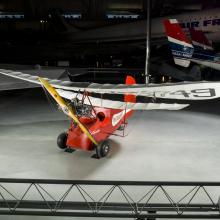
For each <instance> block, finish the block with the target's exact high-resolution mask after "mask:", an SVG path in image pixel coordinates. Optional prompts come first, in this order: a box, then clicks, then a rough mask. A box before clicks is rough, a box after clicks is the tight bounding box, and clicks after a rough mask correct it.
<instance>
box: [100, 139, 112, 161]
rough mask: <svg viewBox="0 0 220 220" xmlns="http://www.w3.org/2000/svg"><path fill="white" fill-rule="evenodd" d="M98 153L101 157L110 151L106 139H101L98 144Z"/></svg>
mask: <svg viewBox="0 0 220 220" xmlns="http://www.w3.org/2000/svg"><path fill="white" fill-rule="evenodd" d="M98 148H99V155H100V156H101V157H106V156H107V155H108V153H109V151H110V144H109V141H108V140H105V141H102V142H101V143H100V144H99V147H98Z"/></svg>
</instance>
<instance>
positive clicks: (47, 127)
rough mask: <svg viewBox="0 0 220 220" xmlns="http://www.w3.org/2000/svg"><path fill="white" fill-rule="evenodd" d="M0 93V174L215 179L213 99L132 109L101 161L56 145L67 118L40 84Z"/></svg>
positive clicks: (217, 146)
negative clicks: (172, 107)
mask: <svg viewBox="0 0 220 220" xmlns="http://www.w3.org/2000/svg"><path fill="white" fill-rule="evenodd" d="M0 100H1V102H0V176H1V177H4V178H47V179H50V178H53V179H90V180H105V179H107V180H146V181H163V180H166V181H167V180H168V181H220V177H219V173H220V160H219V155H220V138H219V129H220V104H218V102H219V100H216V101H208V102H206V101H204V102H201V103H196V104H194V105H193V106H191V107H190V108H188V109H185V110H181V111H146V112H136V113H135V115H134V117H133V118H131V120H130V121H129V126H128V128H127V131H126V132H127V133H129V134H128V136H126V137H124V138H121V137H116V136H112V137H111V138H110V139H111V146H112V147H111V152H110V155H109V156H108V157H107V158H103V159H100V160H95V159H91V158H90V156H91V153H88V152H82V151H77V152H74V153H72V154H69V153H65V152H63V151H62V150H60V149H58V148H57V146H56V138H57V135H58V134H59V133H61V132H62V131H64V130H66V129H67V127H68V126H69V121H68V118H66V116H64V115H63V114H62V113H61V112H60V111H58V110H57V109H56V107H55V105H51V103H49V102H48V100H47V98H46V96H45V94H44V92H42V90H41V89H33V90H25V91H23V92H15V93H6V94H3V93H1V94H0ZM0 219H6V218H3V217H2V218H1V217H0ZM7 219H26V218H24V217H16V216H14V217H10V216H8V217H7ZM27 219H28V217H27ZM33 219H41V218H40V217H34V218H33ZM42 219H44V218H42ZM47 219H50V218H48V217H47ZM51 219H52V218H51ZM57 219H58V218H57Z"/></svg>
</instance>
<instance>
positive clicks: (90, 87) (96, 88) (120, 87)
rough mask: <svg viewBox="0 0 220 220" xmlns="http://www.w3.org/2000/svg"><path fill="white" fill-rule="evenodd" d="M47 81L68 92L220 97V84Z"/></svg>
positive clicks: (16, 75) (34, 79)
mask: <svg viewBox="0 0 220 220" xmlns="http://www.w3.org/2000/svg"><path fill="white" fill-rule="evenodd" d="M0 74H3V75H6V76H10V77H14V78H17V79H21V80H25V81H28V82H32V83H36V84H40V82H39V81H38V76H32V75H29V74H23V73H22V72H15V71H10V70H3V69H0ZM44 79H46V80H47V81H48V82H49V83H50V84H51V85H52V86H53V87H54V88H56V89H62V90H67V91H73V92H78V91H88V92H93V93H101V94H104V93H108V94H134V95H136V96H145V97H155V98H159V99H178V100H206V99H214V98H219V97H220V82H206V81H202V82H201V81H200V82H182V83H166V84H147V85H146V84H135V85H125V84H98V83H77V82H70V81H61V80H56V79H52V80H51V79H48V78H44Z"/></svg>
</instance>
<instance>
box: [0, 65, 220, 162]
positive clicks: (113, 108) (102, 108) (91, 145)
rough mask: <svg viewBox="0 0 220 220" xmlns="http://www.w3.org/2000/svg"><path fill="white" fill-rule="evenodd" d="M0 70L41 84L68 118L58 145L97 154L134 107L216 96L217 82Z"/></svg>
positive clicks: (176, 106)
mask: <svg viewBox="0 0 220 220" xmlns="http://www.w3.org/2000/svg"><path fill="white" fill-rule="evenodd" d="M0 74H3V75H6V76H10V77H14V78H18V79H21V80H25V81H28V82H32V83H35V84H39V85H42V86H43V87H44V88H45V89H46V90H47V91H48V92H49V93H50V95H51V96H52V97H53V98H54V99H55V100H56V102H57V103H58V105H59V107H60V108H61V109H62V111H63V112H64V113H65V114H67V115H68V116H69V117H70V118H71V126H70V128H69V130H68V132H67V133H62V134H61V135H59V137H58V140H57V141H58V145H59V147H60V148H63V149H74V150H76V149H82V150H86V151H93V150H95V151H96V154H95V156H96V157H97V158H100V157H104V156H106V155H107V154H108V152H109V144H108V142H107V138H108V137H109V136H110V135H112V134H113V133H114V131H116V130H117V129H119V128H121V127H123V126H125V125H126V121H127V119H128V118H129V117H130V116H131V115H132V112H133V111H134V110H154V109H156V110H158V109H161V110H180V109H183V108H185V107H187V106H188V105H189V101H190V100H200V101H201V100H207V99H214V98H219V97H220V82H204V81H203V82H182V83H165V84H147V85H146V84H135V80H134V78H132V77H130V76H128V77H127V79H126V84H97V83H86V82H85V83H76V82H70V81H61V80H56V79H48V78H40V77H38V76H33V75H29V74H24V73H22V72H15V71H10V70H3V69H1V70H0ZM106 93H107V94H111V99H105V98H103V96H104V94H106ZM94 94H96V97H94ZM97 95H98V97H99V98H97ZM117 95H124V100H123V101H115V100H114V97H115V96H117ZM138 96H143V97H145V98H146V99H145V103H141V102H137V101H136V98H137V97H138ZM180 100H181V103H178V102H180Z"/></svg>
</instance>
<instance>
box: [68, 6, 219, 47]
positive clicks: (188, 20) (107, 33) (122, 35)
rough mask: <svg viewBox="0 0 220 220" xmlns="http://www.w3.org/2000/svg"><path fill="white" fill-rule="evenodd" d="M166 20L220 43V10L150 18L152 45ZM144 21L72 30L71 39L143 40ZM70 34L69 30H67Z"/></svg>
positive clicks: (163, 33) (157, 41) (159, 35)
mask: <svg viewBox="0 0 220 220" xmlns="http://www.w3.org/2000/svg"><path fill="white" fill-rule="evenodd" d="M168 18H175V19H177V20H178V21H179V22H180V24H181V27H182V28H184V29H188V28H196V29H200V30H202V31H203V32H205V33H207V35H208V37H209V39H211V40H213V41H214V42H220V34H219V33H220V8H214V9H206V10H199V11H193V12H187V13H182V14H181V13H180V14H175V15H171V16H169V17H168V16H166V17H159V18H152V21H151V23H152V25H151V38H152V43H153V42H154V41H155V43H156V44H157V45H158V43H160V42H161V41H163V39H162V38H164V37H165V32H164V28H163V25H162V23H163V20H164V19H168ZM146 27H147V26H146V20H138V21H133V22H129V23H121V24H115V25H109V26H107V27H99V28H95V29H89V30H84V31H82V30H78V31H76V29H75V28H74V29H73V30H72V33H74V34H72V35H71V37H70V38H71V39H72V40H73V42H75V43H79V42H105V41H107V42H112V41H123V40H137V39H138V40H141V39H142V40H143V39H144V40H145V39H146V34H147V28H146ZM68 31H69V33H71V29H70V30H68ZM161 43H162V42H161Z"/></svg>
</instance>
